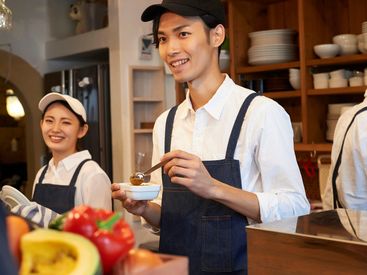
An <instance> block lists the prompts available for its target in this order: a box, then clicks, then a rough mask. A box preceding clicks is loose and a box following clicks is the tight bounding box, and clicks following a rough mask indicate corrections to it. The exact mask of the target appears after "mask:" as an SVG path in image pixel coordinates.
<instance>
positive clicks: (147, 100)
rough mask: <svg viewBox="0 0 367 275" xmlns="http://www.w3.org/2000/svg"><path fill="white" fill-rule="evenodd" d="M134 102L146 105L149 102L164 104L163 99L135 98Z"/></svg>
mask: <svg viewBox="0 0 367 275" xmlns="http://www.w3.org/2000/svg"><path fill="white" fill-rule="evenodd" d="M133 101H134V102H144V103H149V102H153V103H154V102H162V101H163V99H161V98H149V97H134V98H133Z"/></svg>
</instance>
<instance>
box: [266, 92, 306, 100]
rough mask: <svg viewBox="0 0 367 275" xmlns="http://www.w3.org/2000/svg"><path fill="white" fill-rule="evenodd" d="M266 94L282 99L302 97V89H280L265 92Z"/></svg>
mask: <svg viewBox="0 0 367 275" xmlns="http://www.w3.org/2000/svg"><path fill="white" fill-rule="evenodd" d="M263 95H264V96H267V97H270V98H272V99H281V98H300V97H301V91H300V90H297V91H278V92H264V93H263Z"/></svg>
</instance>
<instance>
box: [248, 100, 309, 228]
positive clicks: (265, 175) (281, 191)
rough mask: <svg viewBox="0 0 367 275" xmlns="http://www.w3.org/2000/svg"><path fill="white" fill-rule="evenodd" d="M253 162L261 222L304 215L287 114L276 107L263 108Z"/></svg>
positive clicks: (305, 206)
mask: <svg viewBox="0 0 367 275" xmlns="http://www.w3.org/2000/svg"><path fill="white" fill-rule="evenodd" d="M264 107H265V108H266V109H267V110H266V111H265V110H257V112H261V111H264V112H266V114H264V117H263V120H264V121H263V124H262V125H263V127H262V129H261V132H260V137H259V143H258V145H257V146H258V148H257V152H256V156H255V159H256V162H257V165H258V168H259V171H260V176H261V180H260V181H261V184H262V192H255V194H256V195H257V197H258V200H259V205H260V214H261V220H262V222H269V221H274V220H279V219H281V218H286V217H291V216H300V215H305V214H308V213H309V211H310V204H309V202H308V200H307V198H306V195H305V190H304V186H303V182H302V177H301V173H300V170H299V167H298V165H297V161H296V159H295V153H294V147H293V131H292V127H291V123H290V119H289V116H288V114H287V113H286V112H285V111H284V110H283V108H281V107H280V106H279V105H277V104H276V105H275V106H272V108H269V107H270V106H266V105H265V106H264Z"/></svg>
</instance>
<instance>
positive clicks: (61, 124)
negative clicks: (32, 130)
mask: <svg viewBox="0 0 367 275" xmlns="http://www.w3.org/2000/svg"><path fill="white" fill-rule="evenodd" d="M39 109H40V110H41V112H42V119H41V122H40V126H41V132H42V137H43V140H44V142H45V143H46V145H47V147H48V149H49V150H50V151H51V154H52V159H51V160H50V161H49V162H48V163H47V164H46V165H45V166H44V167H42V168H41V169H40V170H39V171H38V173H37V176H36V179H35V182H34V183H35V184H34V186H33V200H34V201H35V202H37V203H38V204H40V205H42V206H45V207H47V208H50V209H51V210H53V211H54V212H57V213H65V212H67V211H69V210H70V209H72V208H73V207H74V206H77V205H80V204H87V205H90V206H92V207H95V208H103V209H107V210H110V209H111V208H112V202H111V191H110V184H111V181H110V179H109V178H108V176H107V175H106V173H105V172H104V171H103V170H102V169H101V167H100V166H99V165H98V164H97V163H96V162H95V161H93V160H92V157H91V155H90V153H89V151H88V150H83V151H79V148H78V147H77V143H78V141H79V140H80V139H82V138H83V137H84V136H85V135H86V134H87V132H88V124H87V115H86V111H85V109H84V107H83V105H82V103H81V102H80V101H79V100H77V99H75V98H73V97H71V96H68V95H63V94H59V93H49V94H47V95H45V96H44V97H43V98H42V99H41V100H40V102H39Z"/></svg>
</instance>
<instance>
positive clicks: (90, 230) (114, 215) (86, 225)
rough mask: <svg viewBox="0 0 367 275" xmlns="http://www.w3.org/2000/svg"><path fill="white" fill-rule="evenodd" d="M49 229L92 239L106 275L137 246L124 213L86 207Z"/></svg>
mask: <svg viewBox="0 0 367 275" xmlns="http://www.w3.org/2000/svg"><path fill="white" fill-rule="evenodd" d="M49 227H50V228H54V229H58V230H63V231H68V232H73V233H76V234H79V235H82V236H84V237H86V238H88V239H89V240H91V241H92V242H93V243H94V244H95V246H96V247H97V249H98V251H99V254H100V256H101V259H102V265H103V271H104V273H105V274H106V273H108V272H110V271H111V270H112V267H113V266H114V265H115V264H116V263H117V261H118V260H120V259H122V258H124V257H125V256H126V255H127V254H128V252H129V250H130V249H131V248H132V247H133V246H134V243H135V239H134V234H133V232H132V230H131V228H130V226H129V224H128V223H126V222H125V221H124V219H123V218H122V214H121V213H119V212H112V211H107V210H103V209H93V208H91V207H89V206H85V205H81V206H77V207H75V208H74V209H72V210H71V211H69V212H67V213H65V214H64V215H62V216H61V217H59V218H58V219H56V220H55V221H53V222H52V223H51V224H50V226H49Z"/></svg>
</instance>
